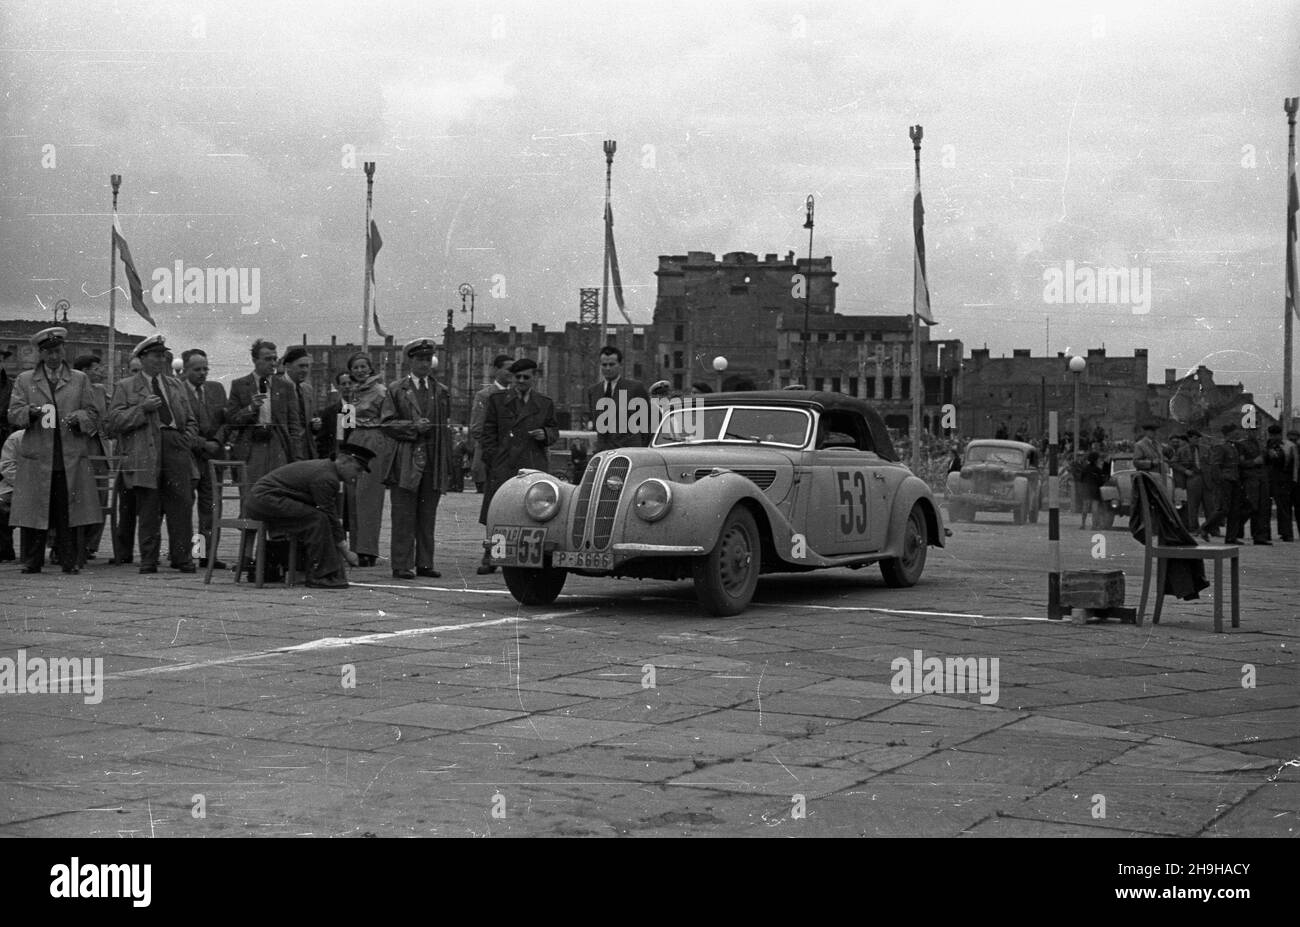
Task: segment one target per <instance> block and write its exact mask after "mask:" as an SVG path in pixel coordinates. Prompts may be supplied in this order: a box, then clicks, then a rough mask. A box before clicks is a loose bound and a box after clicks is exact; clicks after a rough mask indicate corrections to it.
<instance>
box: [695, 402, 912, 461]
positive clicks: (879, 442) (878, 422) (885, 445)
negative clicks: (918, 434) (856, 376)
mask: <svg viewBox="0 0 1300 927" xmlns="http://www.w3.org/2000/svg"><path fill="white" fill-rule="evenodd" d="M691 399H692V400H694V401H696V402H702V403H703V404H704V405H706V406H728V405H763V406H793V407H797V408H801V409H816V410H818V411H820V412H849V413H853V414H855V415H861V416H862V418H863V419H864V420H865V421H866V423H867V428H868V430H869V431H870V432H871V441H872V443H873V444H874V445H875V448H876V453H877V454H878V455H879V456H880V457H881V459H883V460H898V454H897V452H895V450H894V443H893V442H892V441H890V440H889V431H888V429H886V428H885V420H884V419H882V418H881V417H880V413H879V412H877V411H876V410H875V409H874V408H872V407H871V406H870V405H869V404H868V403H866V402H864V401H863V400H861V399H858V398H856V397H854V396H846V395H844V394H843V393H819V392H813V391H812V390H794V389H776V390H746V391H744V392H739V393H704V394H703V395H699V396H692V397H691Z"/></svg>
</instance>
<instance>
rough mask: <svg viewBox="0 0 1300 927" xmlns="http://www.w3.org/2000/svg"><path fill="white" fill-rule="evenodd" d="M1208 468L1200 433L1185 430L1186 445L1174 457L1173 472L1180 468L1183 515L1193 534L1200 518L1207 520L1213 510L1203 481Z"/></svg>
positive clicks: (1206, 453) (1197, 529)
mask: <svg viewBox="0 0 1300 927" xmlns="http://www.w3.org/2000/svg"><path fill="white" fill-rule="evenodd" d="M1208 466H1209V451H1208V449H1207V446H1206V444H1205V441H1204V439H1203V436H1202V435H1201V432H1200V431H1199V430H1198V429H1196V428H1189V429H1187V443H1186V444H1184V445H1183V447H1182V449H1181V452H1180V453H1178V454H1176V455H1175V456H1174V472H1175V473H1177V472H1178V469H1179V468H1181V469H1182V471H1183V479H1184V480H1185V481H1186V483H1187V508H1185V509H1184V510H1183V514H1184V517H1185V518H1186V519H1187V530H1188V531H1191V532H1192V533H1193V534H1195V533H1196V532H1198V531H1200V524H1201V519H1202V518H1204V519H1205V520H1207V521H1208V520H1209V518H1210V510H1211V509H1212V508H1213V504H1212V502H1211V500H1210V498H1209V495H1208V492H1209V490H1208V489H1207V487H1206V479H1205V471H1206V469H1207V467H1208Z"/></svg>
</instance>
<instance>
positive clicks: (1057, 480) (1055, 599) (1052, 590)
mask: <svg viewBox="0 0 1300 927" xmlns="http://www.w3.org/2000/svg"><path fill="white" fill-rule="evenodd" d="M1056 415H1057V413H1056V412H1055V411H1052V412H1049V413H1047V423H1048V424H1047V429H1048V431H1047V441H1048V444H1047V543H1048V546H1049V547H1050V548H1051V551H1052V570H1051V572H1050V573H1048V574H1047V617H1048V618H1050V619H1052V620H1053V621H1059V620H1060V619H1061V618H1062V617H1063V616H1062V615H1061V477H1060V476H1059V475H1058V474H1057V469H1056V466H1057V460H1056V454H1057V447H1058V444H1059V442H1058V440H1057V434H1056Z"/></svg>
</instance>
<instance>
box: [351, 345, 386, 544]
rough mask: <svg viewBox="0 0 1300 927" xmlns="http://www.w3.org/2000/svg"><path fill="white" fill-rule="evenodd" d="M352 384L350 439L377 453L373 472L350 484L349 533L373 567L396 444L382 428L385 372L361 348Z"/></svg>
mask: <svg viewBox="0 0 1300 927" xmlns="http://www.w3.org/2000/svg"><path fill="white" fill-rule="evenodd" d="M348 373H349V374H350V375H351V377H352V381H353V385H352V386H351V387H350V388H349V391H348V392H347V393H345V394H344V398H345V399H346V400H347V401H348V402H350V403H352V405H353V406H354V407H355V408H356V416H357V418H356V427H355V428H353V429H352V431H351V432H350V433H349V434H348V436H347V440H348V441H350V442H352V443H353V444H358V445H360V446H361V447H365V448H369V449H370V450H372V451H374V452H375V459H374V460H372V461H371V462H370V472H368V473H366V472H363V473H362V474H361V477H360V479H358V480H357V485H356V486H355V487H352V486H349V487H347V500H348V520H349V523H350V524H349V529H350V531H349V533H350V534H351V537H352V545H351V546H352V550H353V552H354V553H356V555H357V557H358V558H359V560H360V565H361V566H363V567H367V566H374V565H375V559H376V558H377V557H378V556H379V528H380V526H381V525H382V523H383V519H384V492H385V489H386V488H385V486H384V475H385V474H387V473H388V468H389V466H390V465H391V464H392V462H393V454H394V453H395V452H396V445H395V443H394V442H393V440H392V439H391V438H389V437H387V436H385V435H384V433H383V432H382V431H381V430H380V427H379V416H380V412H381V411H382V409H383V405H384V398H385V397H386V396H387V395H388V388H387V387H386V386H384V378H383V374H380V373H374V372H373V371H372V369H371V367H370V355H368V354H366V353H364V352H362V351H358V352H357V353H356V354H353V355H352V356H351V357H349V358H348Z"/></svg>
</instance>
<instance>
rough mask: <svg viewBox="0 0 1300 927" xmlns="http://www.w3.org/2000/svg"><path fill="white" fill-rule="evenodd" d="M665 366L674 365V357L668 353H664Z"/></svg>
mask: <svg viewBox="0 0 1300 927" xmlns="http://www.w3.org/2000/svg"><path fill="white" fill-rule="evenodd" d="M664 366H665V367H671V366H672V358H671V357H669V356H668V355H667V354H665V355H664Z"/></svg>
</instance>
